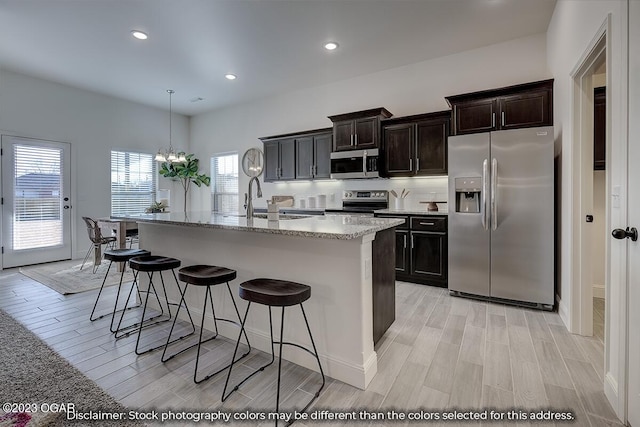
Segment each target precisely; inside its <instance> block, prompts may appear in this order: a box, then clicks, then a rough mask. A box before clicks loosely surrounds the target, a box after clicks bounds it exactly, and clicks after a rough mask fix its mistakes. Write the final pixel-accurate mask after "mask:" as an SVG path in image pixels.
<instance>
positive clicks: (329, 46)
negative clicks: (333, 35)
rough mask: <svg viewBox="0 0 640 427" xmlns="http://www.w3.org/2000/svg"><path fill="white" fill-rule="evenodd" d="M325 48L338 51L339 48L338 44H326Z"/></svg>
mask: <svg viewBox="0 0 640 427" xmlns="http://www.w3.org/2000/svg"><path fill="white" fill-rule="evenodd" d="M324 48H325V49H327V50H336V49H337V48H338V43H336V42H329V43H325V45H324Z"/></svg>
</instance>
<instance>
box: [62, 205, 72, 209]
mask: <svg viewBox="0 0 640 427" xmlns="http://www.w3.org/2000/svg"><path fill="white" fill-rule="evenodd" d="M70 207H71V206H69V205H64V206H63V208H64V209H69V208H70Z"/></svg>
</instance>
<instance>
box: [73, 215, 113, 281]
mask: <svg viewBox="0 0 640 427" xmlns="http://www.w3.org/2000/svg"><path fill="white" fill-rule="evenodd" d="M82 219H83V220H84V223H85V224H86V225H87V233H88V234H89V240H90V241H91V246H89V250H87V254H86V255H85V256H84V260H83V261H82V265H81V266H80V270H82V268H83V267H84V264H85V262H87V259H88V258H89V255H90V254H91V252H92V251H93V252H94V253H95V251H96V250H100V251H102V245H107V246H109V247H111V248H112V249H113V244H114V243H115V241H116V238H115V237H113V236H103V235H102V232H101V231H100V227H99V226H98V222H97V221H96V220H95V219H93V218H89V217H87V216H83V217H82ZM98 265H99V264H98V263H97V262H94V263H93V273H95V272H96V270H98Z"/></svg>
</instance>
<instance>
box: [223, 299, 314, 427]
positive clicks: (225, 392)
mask: <svg viewBox="0 0 640 427" xmlns="http://www.w3.org/2000/svg"><path fill="white" fill-rule="evenodd" d="M249 307H251V302H249V303H248V305H247V311H246V312H245V314H244V318H243V320H242V326H241V328H242V329H241V331H240V334H239V335H238V341H237V342H236V348H235V350H234V352H233V358H232V360H233V359H235V356H236V353H237V351H238V345H239V344H240V338H241V336H242V332H243V331H244V327H245V324H246V320H247V315H248V314H249ZM284 309H285V307H284V306H283V307H282V314H281V318H280V340H279V341H275V340H274V337H273V321H272V314H271V306H269V331H270V333H271V361H270V362H269V363H267V364H266V365H264V366H262V367H261V368H259V369H258V370H256V371H255V372H252V373H251V374H250V375H248V376H247V377H246V378H244V379H243V380H242V381H240V382H239V383H238V384H237V385H236V386H235V387H234V388H233V389H232V390H231V391H230V392H229V393H227V387H228V385H229V378H231V370H232V369H233V364H234V363H235V362H233V361H232V363H231V365H230V366H229V372H228V374H227V380H226V382H225V385H224V389H223V391H222V401H223V402H224V401H225V400H226V399H227V398H228V397H229V396H230V395H231V393H233V392H234V391H236V390H238V389H239V388H240V386H241V385H242V384H244V383H245V382H246V381H247V380H249V378H251V377H253V376H254V375H255V374H257V373H258V372H261V371H263V370H264V369H265V368H266V367H267V366H269V365H271V364H272V363H273V362H274V360H275V344H278V346H279V352H280V353H279V354H280V357H279V360H278V380H277V387H278V388H277V391H276V412H279V411H280V379H281V374H282V346H283V345H291V346H294V347H298V348H300V349H302V350H304V351H306V352H307V353H309V354H311V355H312V356H313V357H315V359H316V361H317V362H318V368H319V369H320V375H321V376H322V384H321V385H320V387H319V388H318V390H317V391H316V393H315V394H314V395H313V397H312V398H311V400H310V401H309V402H308V403H307V405H306V406H305V407H304V408H303V409H302V411H301V412H304V411H306V410H307V409H308V408H309V407H310V406H311V404H312V403H313V402H314V400H315V399H317V398H318V396H320V392H321V391H322V389H323V388H324V386H325V376H324V371H323V370H322V365H321V364H320V357H319V356H318V350H317V348H316V344H315V341H314V340H313V335H312V334H311V328H310V327H309V321H308V319H307V315H306V313H305V311H304V307H303V306H302V303H300V309H301V310H302V315H303V317H304V321H305V325H306V326H307V332H308V333H309V338H310V340H311V345H312V346H313V351H311V350H309V349H308V348H306V347H303V346H301V345H299V344H296V343H292V342H287V341H284V340H283V335H284ZM294 421H295V420H292V421H289V422H288V423H287V424H286V425H287V426H288V425H291V424H292V423H293V422H294ZM275 425H276V427H277V425H278V419H277V418H276V422H275Z"/></svg>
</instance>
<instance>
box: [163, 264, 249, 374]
mask: <svg viewBox="0 0 640 427" xmlns="http://www.w3.org/2000/svg"><path fill="white" fill-rule="evenodd" d="M178 278H179V279H180V281H181V282H185V285H184V289H183V292H182V295H181V297H180V304H178V311H177V312H176V317H175V318H174V319H173V325H172V326H171V330H170V331H169V336H168V337H167V344H166V345H165V347H164V351H163V352H162V359H161V360H162V361H163V362H166V361H168V360H170V359H172V358H174V357H175V356H177V355H179V354H180V353H182V352H185V351H187V350H189V349H191V348H193V347H195V346H198V351H197V353H196V367H195V370H194V372H193V382H195V383H196V384H200V383H201V382H203V381H206V380H208V379H209V378H211V377H212V376H214V375H216V374H217V373H219V372H222V371H224V370H225V369H227V368H228V367H229V366H230V364H229V365H225V366H224V367H222V368H220V369H218V370H217V371H216V372H214V373H212V374H209V375H207V376H206V377H204V378H202V379H200V380H199V379H198V362H199V361H200V347H201V346H202V344H203V343H206V342H209V341H211V340H214V339H216V338H217V337H218V320H220V321H223V322H229V323H233V324H234V325H236V326H238V327H240V326H241V325H240V311H238V305H237V304H236V300H235V298H234V297H233V292H231V287H230V286H229V282H230V281H231V280H234V279H235V278H236V271H235V270H231V269H229V268H225V267H218V266H215V265H191V266H188V267H183V268H181V269H180V270H178ZM222 283H226V284H227V290H228V291H229V295H230V296H231V301H232V302H233V308H234V309H235V311H236V315H237V316H238V321H235V320H231V319H225V318H221V317H217V316H216V310H215V307H214V305H213V292H212V290H211V287H212V286H216V285H220V284H222ZM189 285H194V286H204V287H206V291H205V295H204V305H203V307H202V321H201V322H200V336H199V338H198V342H197V343H195V344H193V345H191V346H189V347H187V348H184V349H182V350H180V351H179V352H177V353H174V354H172V355H171V356H168V357H166V358H165V356H166V353H167V348H168V347H169V343H170V342H171V335H172V334H173V328H174V327H175V325H176V320H177V319H178V313H179V312H180V307H181V305H182V303H183V302H184V297H185V294H186V293H187V288H188V287H189ZM207 299H208V300H209V305H210V306H211V311H212V313H213V324H214V326H215V334H214V335H213V337H211V338H208V339H206V340H204V341H202V331H203V329H204V318H205V314H206V312H207ZM185 306H186V302H185ZM244 339H245V341H246V343H247V346H249V349H248V350H247V352H246V353H244V354H243V355H242V356H241V357H240V358H238V360H240V359H242V358H244V357H246V356H247V355H248V354H249V352H250V351H251V344H250V343H249V338H248V337H247V332H246V331H244ZM236 362H237V360H236Z"/></svg>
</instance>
